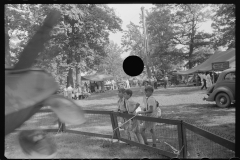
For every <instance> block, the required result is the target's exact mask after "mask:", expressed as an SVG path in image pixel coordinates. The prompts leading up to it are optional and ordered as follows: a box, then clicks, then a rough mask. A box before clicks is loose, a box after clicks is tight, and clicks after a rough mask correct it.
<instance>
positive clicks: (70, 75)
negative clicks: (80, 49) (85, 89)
mask: <svg viewBox="0 0 240 160" xmlns="http://www.w3.org/2000/svg"><path fill="white" fill-rule="evenodd" d="M71 63H72V53H70V54H69V57H68V60H67V64H68V65H70V64H71ZM70 85H71V86H72V87H73V70H72V68H69V70H68V76H67V87H68V86H70Z"/></svg>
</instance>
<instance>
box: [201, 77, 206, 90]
mask: <svg viewBox="0 0 240 160" xmlns="http://www.w3.org/2000/svg"><path fill="white" fill-rule="evenodd" d="M206 75H207V73H206ZM206 75H204V74H203V75H202V79H203V86H202V88H201V90H202V89H203V88H206V89H207V86H206V84H207V82H206V81H207V80H206Z"/></svg>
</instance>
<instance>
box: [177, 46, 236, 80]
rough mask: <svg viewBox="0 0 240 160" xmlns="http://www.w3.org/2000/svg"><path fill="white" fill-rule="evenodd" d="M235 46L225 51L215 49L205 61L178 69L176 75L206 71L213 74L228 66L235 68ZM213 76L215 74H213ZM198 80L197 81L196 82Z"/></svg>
mask: <svg viewBox="0 0 240 160" xmlns="http://www.w3.org/2000/svg"><path fill="white" fill-rule="evenodd" d="M235 54H236V51H235V48H232V49H229V50H227V51H217V52H215V53H214V54H213V55H212V56H210V57H209V58H208V59H207V60H206V61H204V62H203V63H202V64H200V65H198V66H196V67H194V68H192V69H189V70H187V71H179V72H175V74H177V75H183V76H184V75H186V76H188V75H191V74H195V75H196V74H197V73H206V72H213V74H219V73H221V72H222V71H223V70H226V69H228V68H235V65H236V62H235ZM213 78H215V76H213ZM213 82H216V79H213ZM198 83H199V82H197V84H198Z"/></svg>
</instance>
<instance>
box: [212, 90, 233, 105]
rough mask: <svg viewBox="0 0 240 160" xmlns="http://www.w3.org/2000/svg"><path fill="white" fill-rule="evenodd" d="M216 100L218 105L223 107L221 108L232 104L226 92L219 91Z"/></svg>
mask: <svg viewBox="0 0 240 160" xmlns="http://www.w3.org/2000/svg"><path fill="white" fill-rule="evenodd" d="M215 101H216V104H217V106H218V107H221V108H226V107H229V106H230V105H231V100H230V98H229V96H228V95H227V94H226V93H219V94H218V95H217V96H216V99H215Z"/></svg>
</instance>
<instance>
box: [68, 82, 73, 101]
mask: <svg viewBox="0 0 240 160" xmlns="http://www.w3.org/2000/svg"><path fill="white" fill-rule="evenodd" d="M72 91H73V88H72V86H71V85H69V87H68V88H67V92H68V98H69V99H72Z"/></svg>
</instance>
